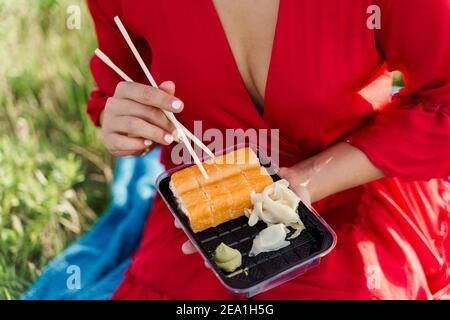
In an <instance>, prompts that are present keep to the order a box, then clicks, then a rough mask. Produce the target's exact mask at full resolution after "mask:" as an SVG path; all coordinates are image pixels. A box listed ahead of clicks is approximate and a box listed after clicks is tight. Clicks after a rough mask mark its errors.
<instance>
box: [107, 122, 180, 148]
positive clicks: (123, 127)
mask: <svg viewBox="0 0 450 320" xmlns="http://www.w3.org/2000/svg"><path fill="white" fill-rule="evenodd" d="M111 127H112V128H113V130H114V131H116V132H121V133H124V134H127V135H131V136H134V137H141V138H143V139H146V140H149V141H153V142H156V143H159V144H163V145H170V144H171V143H172V142H173V141H174V138H173V136H172V134H171V133H169V132H167V131H164V130H163V129H161V128H159V127H157V126H155V125H153V124H151V123H148V122H146V121H144V120H142V119H140V118H135V117H130V116H121V117H117V118H116V121H115V122H114V124H111Z"/></svg>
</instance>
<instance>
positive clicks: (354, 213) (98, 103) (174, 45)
mask: <svg viewBox="0 0 450 320" xmlns="http://www.w3.org/2000/svg"><path fill="white" fill-rule="evenodd" d="M280 2H281V3H280V10H279V17H278V23H277V29H276V36H275V41H274V47H273V54H272V59H271V63H270V70H269V75H268V81H267V89H266V94H265V103H264V115H263V116H262V115H260V114H259V113H258V111H257V109H256V108H255V106H254V105H253V103H252V100H251V98H250V96H249V94H248V93H247V91H246V88H245V86H244V83H243V81H242V79H241V77H240V74H239V72H238V69H237V66H236V63H235V61H234V59H233V55H232V52H231V50H230V47H229V45H228V43H227V40H226V36H225V33H224V31H223V29H222V26H221V24H220V20H219V18H218V16H217V13H216V12H215V9H214V6H213V4H212V2H211V1H210V0H145V1H144V0H136V1H133V2H132V3H131V2H130V1H125V0H123V1H121V0H114V1H112V0H96V1H94V0H92V1H88V3H89V7H90V10H91V13H92V15H93V17H94V21H95V25H96V30H97V34H98V40H99V47H100V49H102V50H103V51H104V52H105V53H106V54H108V55H109V56H110V57H111V58H112V59H113V60H114V61H115V62H116V63H117V64H118V65H119V66H120V67H121V68H123V69H124V70H125V71H126V73H128V74H129V75H131V76H132V78H134V79H135V80H138V81H140V82H142V83H147V81H146V80H145V78H144V75H143V73H142V71H141V70H140V68H139V66H138V64H137V63H136V62H135V59H134V58H133V56H132V53H131V52H130V50H129V49H128V48H127V46H126V44H125V42H124V41H123V40H122V38H121V35H120V33H119V32H118V31H117V29H116V27H115V25H114V23H113V21H112V18H113V17H114V16H115V15H119V16H120V17H121V18H122V20H123V22H124V24H125V25H126V26H127V28H128V30H129V31H130V32H131V33H132V36H133V38H134V40H135V41H136V42H137V43H138V48H139V50H140V52H141V53H142V54H143V56H145V58H146V60H147V61H146V62H147V64H148V65H149V66H151V71H152V73H153V75H154V76H155V78H156V79H157V80H158V81H159V82H161V81H163V80H173V81H174V82H175V83H176V85H177V96H178V97H180V98H181V99H183V101H184V102H185V106H186V107H185V110H184V111H183V112H182V114H181V115H179V116H178V118H179V119H180V120H181V122H183V124H184V125H186V127H188V128H189V129H190V130H193V122H194V120H202V121H203V128H204V129H208V128H219V129H221V130H225V129H226V128H242V129H247V128H256V129H268V128H279V129H280V149H281V150H280V153H281V155H280V162H281V165H282V166H291V165H293V164H295V163H296V162H298V161H301V160H302V159H306V158H308V157H310V156H312V155H314V154H316V153H318V152H320V151H321V150H324V149H325V148H327V147H329V146H330V145H332V144H334V143H336V142H339V141H347V142H348V143H351V144H352V145H354V146H356V147H358V148H360V149H361V150H362V151H363V152H365V153H366V155H367V156H368V157H369V159H370V160H371V161H372V162H373V163H374V164H375V165H376V166H377V167H379V168H380V169H382V170H383V171H384V173H385V174H386V176H387V177H386V178H383V179H381V180H379V181H376V182H373V183H369V184H366V185H363V186H360V187H357V188H354V189H352V190H348V191H345V192H341V193H339V194H335V195H333V196H330V197H328V198H327V199H324V200H322V201H320V202H318V203H316V204H315V207H316V209H317V211H318V212H319V213H320V214H321V215H322V216H323V218H324V219H325V220H326V221H328V222H329V223H330V224H331V226H332V227H333V229H334V230H335V231H336V232H337V235H338V244H337V246H336V248H335V249H334V250H333V251H332V253H330V254H329V255H328V256H327V257H325V258H324V259H323V260H322V262H321V264H320V265H319V266H318V267H316V268H314V269H312V270H311V271H309V272H307V273H306V274H305V275H302V276H300V277H298V278H296V279H294V280H292V281H290V282H288V283H286V284H284V285H281V286H279V287H277V288H275V289H273V290H270V291H268V292H266V293H263V294H261V295H259V296H257V297H256V298H264V299H267V298H268V299H346V298H350V299H373V298H375V299H390V298H393V299H429V298H445V297H449V295H450V269H449V263H450V237H448V223H449V220H450V217H449V215H450V214H449V212H450V186H449V183H448V182H447V177H448V175H449V173H450V2H449V1H448V0H432V1H429V0H392V1H391V0H378V1H377V0H361V1H348V0H281V1H280ZM373 3H375V4H377V5H378V6H379V7H380V8H381V14H382V21H381V29H380V30H373V29H371V28H368V27H367V25H366V22H367V19H368V17H369V16H370V14H367V8H368V6H369V5H371V4H373ZM91 68H92V72H93V75H94V77H95V79H96V81H97V84H98V89H96V90H95V91H94V92H93V94H92V97H91V100H90V102H89V104H88V113H89V114H90V116H91V118H92V119H93V121H94V122H95V123H98V116H99V113H100V111H101V110H102V108H103V107H104V105H105V101H106V99H107V97H109V96H111V95H112V94H113V92H114V89H115V86H116V84H117V83H118V81H119V80H120V79H119V78H118V77H117V76H116V75H115V74H114V73H113V72H112V71H111V70H109V69H108V67H106V66H105V65H104V64H103V63H102V62H101V61H99V60H98V59H97V58H95V57H94V58H93V59H92V61H91ZM392 70H400V71H401V72H402V73H403V74H404V76H405V79H406V88H405V89H403V90H402V91H401V92H400V94H398V95H397V96H396V97H395V98H394V99H393V100H392V101H390V99H389V93H390V90H391V82H392V75H391V73H389V72H388V71H392ZM169 155H170V148H169V147H165V148H163V151H162V158H161V160H162V162H163V164H164V165H165V166H166V167H171V166H173V164H172V163H171V160H170V157H169ZM185 240H186V236H185V235H184V234H183V232H182V231H180V230H178V229H175V227H174V223H173V217H172V215H171V214H170V212H169V211H168V209H167V208H166V206H165V205H164V203H163V202H162V200H161V199H160V198H159V197H157V198H156V200H155V203H154V208H153V209H152V212H151V214H150V217H149V219H148V221H147V223H146V226H145V231H144V235H143V238H142V242H141V245H140V247H139V249H138V250H137V252H136V253H135V255H134V257H133V260H132V264H131V266H130V268H129V269H128V271H127V272H126V275H125V280H124V281H123V283H122V284H121V285H120V286H119V288H118V289H117V291H116V292H115V294H114V298H115V299H133V298H137V299H170V298H179V299H198V298H205V299H229V298H233V296H231V295H230V294H229V293H228V292H227V291H226V290H225V288H223V287H222V286H221V284H220V283H219V281H218V280H217V279H216V278H215V276H214V275H213V273H212V272H211V271H209V270H207V269H206V268H205V267H204V266H203V261H202V259H201V257H200V256H199V255H198V254H194V255H190V256H186V255H184V254H183V253H182V252H181V245H182V243H183V242H184V241H185Z"/></svg>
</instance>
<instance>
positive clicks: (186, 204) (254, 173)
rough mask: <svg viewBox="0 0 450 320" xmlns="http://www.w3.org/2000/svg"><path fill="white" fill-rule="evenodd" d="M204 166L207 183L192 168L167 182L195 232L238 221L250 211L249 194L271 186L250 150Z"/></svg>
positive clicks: (181, 171)
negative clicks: (247, 209) (246, 211)
mask: <svg viewBox="0 0 450 320" xmlns="http://www.w3.org/2000/svg"><path fill="white" fill-rule="evenodd" d="M203 166H204V168H205V170H206V172H207V174H208V176H209V179H207V180H206V179H205V178H204V177H203V175H202V174H201V172H200V170H199V169H198V168H197V167H196V166H191V167H188V168H186V169H183V170H180V171H179V172H176V173H174V174H173V175H172V177H171V182H170V188H171V190H172V192H173V194H174V196H175V197H176V199H177V200H178V204H179V207H180V210H181V211H182V212H184V213H185V214H186V215H187V216H188V217H189V221H190V225H191V228H192V230H193V231H194V232H200V231H203V230H206V229H208V228H210V227H215V226H218V225H220V224H222V223H224V222H227V221H230V220H232V219H236V218H239V217H241V216H242V215H244V209H245V208H251V205H252V204H251V197H250V193H251V191H252V190H255V191H256V192H261V191H262V190H263V189H264V188H265V187H266V186H268V185H270V184H272V183H273V181H272V178H271V177H270V176H269V175H268V174H267V172H266V171H265V169H264V168H262V167H261V166H260V164H259V162H258V158H257V156H256V154H255V153H254V152H253V150H252V149H250V148H242V149H239V150H236V151H234V152H231V153H229V154H227V155H223V156H220V157H216V158H215V159H214V160H213V159H211V160H208V161H205V162H203Z"/></svg>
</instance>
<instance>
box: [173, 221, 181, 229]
mask: <svg viewBox="0 0 450 320" xmlns="http://www.w3.org/2000/svg"><path fill="white" fill-rule="evenodd" d="M173 224H174V225H175V228H177V229H181V225H180V222H178V219H175V220H173Z"/></svg>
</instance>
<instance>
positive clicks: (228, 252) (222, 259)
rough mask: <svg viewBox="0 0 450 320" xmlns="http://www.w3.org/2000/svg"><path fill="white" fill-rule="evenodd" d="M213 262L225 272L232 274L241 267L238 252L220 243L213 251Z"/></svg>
mask: <svg viewBox="0 0 450 320" xmlns="http://www.w3.org/2000/svg"><path fill="white" fill-rule="evenodd" d="M213 260H214V262H215V263H216V264H217V266H218V267H219V268H220V269H222V270H223V271H225V272H233V271H235V270H236V269H237V268H239V267H240V266H241V265H242V255H241V253H240V252H239V250H236V249H233V248H230V247H229V246H227V245H226V244H225V243H223V242H222V243H221V244H220V245H219V246H218V247H217V248H216V250H215V251H214V256H213Z"/></svg>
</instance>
